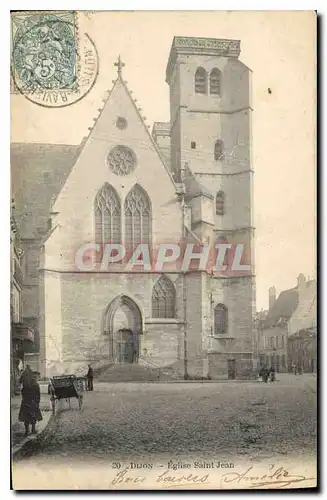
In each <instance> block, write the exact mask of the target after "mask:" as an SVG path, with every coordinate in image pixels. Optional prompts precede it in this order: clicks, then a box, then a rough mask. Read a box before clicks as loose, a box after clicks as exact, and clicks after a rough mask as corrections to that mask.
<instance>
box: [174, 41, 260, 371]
mask: <svg viewBox="0 0 327 500" xmlns="http://www.w3.org/2000/svg"><path fill="white" fill-rule="evenodd" d="M240 45H241V44H240V41H239V40H226V39H216V38H196V37H175V38H174V40H173V43H172V47H171V51H170V55H169V60H168V64H167V69H166V82H167V83H168V85H169V87H170V137H171V170H172V171H173V172H174V175H175V177H176V178H177V179H180V178H181V175H180V173H181V169H183V165H185V164H187V165H188V168H189V169H190V171H191V173H192V175H193V176H194V178H195V179H196V180H197V181H198V183H199V184H200V185H201V186H203V188H204V189H205V190H206V192H207V193H209V194H210V195H211V197H212V203H211V208H210V210H211V209H212V217H213V226H212V231H213V239H214V240H215V241H217V240H219V239H220V240H223V241H225V242H227V243H231V244H236V243H241V244H243V245H244V253H243V261H242V262H243V263H246V264H248V265H250V269H251V272H250V273H244V275H242V272H241V273H238V275H237V277H236V276H235V275H234V274H233V272H231V274H230V276H229V277H228V279H226V277H224V278H222V277H214V276H211V277H209V276H207V278H206V282H207V284H206V289H207V292H208V294H209V296H210V297H211V298H210V301H211V304H212V306H211V307H212V308H213V309H212V311H211V313H208V314H207V317H210V318H211V323H210V321H208V322H207V323H206V324H205V321H204V323H203V326H202V331H203V332H206V334H204V335H207V338H208V339H209V340H208V346H209V350H210V349H212V351H214V352H216V353H218V354H219V355H221V356H222V358H221V359H223V361H222V364H221V367H222V368H221V371H222V372H225V371H226V367H227V361H228V360H229V362H231V361H233V363H234V362H235V363H236V371H242V372H243V373H245V372H246V371H248V370H249V364H250V359H252V315H253V309H254V306H255V286H254V251H253V235H254V228H253V212H252V181H253V179H252V176H253V171H252V162H251V113H252V108H251V73H252V72H251V70H250V69H249V68H248V67H247V66H246V65H245V64H244V63H242V62H241V61H240V60H239V55H240V52H241V49H240ZM191 203H193V202H191ZM198 227H199V224H198V223H197V224H194V226H192V230H193V231H194V232H197V228H198ZM198 236H200V235H199V234H198ZM200 237H201V236H200ZM217 304H220V305H221V304H223V305H224V307H226V311H228V323H229V327H228V331H226V332H225V333H226V334H224V335H219V334H218V335H217V332H216V333H215V319H214V315H215V313H214V307H215V305H217ZM233 352H235V356H236V357H235V356H234V355H233ZM236 353H238V354H237V355H236ZM209 365H210V363H209ZM218 365H219V363H218ZM216 366H217V364H216ZM223 366H224V367H225V368H223Z"/></svg>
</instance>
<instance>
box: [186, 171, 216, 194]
mask: <svg viewBox="0 0 327 500" xmlns="http://www.w3.org/2000/svg"><path fill="white" fill-rule="evenodd" d="M184 183H185V187H186V197H185V199H186V201H189V200H191V199H192V198H196V197H197V196H207V197H208V198H210V199H212V200H213V198H214V196H213V195H212V194H211V193H210V191H208V189H207V188H206V187H204V186H203V184H201V182H200V181H199V180H198V179H196V177H195V176H194V174H193V172H192V171H191V169H190V168H189V166H188V165H186V166H185V179H184Z"/></svg>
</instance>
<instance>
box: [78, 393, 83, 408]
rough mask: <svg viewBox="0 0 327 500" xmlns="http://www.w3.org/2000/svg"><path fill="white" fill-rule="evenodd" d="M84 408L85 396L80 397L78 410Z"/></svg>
mask: <svg viewBox="0 0 327 500" xmlns="http://www.w3.org/2000/svg"><path fill="white" fill-rule="evenodd" d="M82 407H83V396H80V397H79V398H78V408H79V410H81V409H82Z"/></svg>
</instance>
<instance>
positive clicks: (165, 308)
mask: <svg viewBox="0 0 327 500" xmlns="http://www.w3.org/2000/svg"><path fill="white" fill-rule="evenodd" d="M152 317H153V318H174V317H175V287H174V285H173V283H172V282H171V281H170V279H169V278H167V277H166V276H161V278H159V279H158V281H157V282H156V284H155V285H154V287H153V290H152Z"/></svg>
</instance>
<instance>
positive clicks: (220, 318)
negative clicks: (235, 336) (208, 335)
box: [215, 304, 228, 335]
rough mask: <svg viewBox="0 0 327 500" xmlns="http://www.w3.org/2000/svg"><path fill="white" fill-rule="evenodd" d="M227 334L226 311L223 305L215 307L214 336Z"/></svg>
mask: <svg viewBox="0 0 327 500" xmlns="http://www.w3.org/2000/svg"><path fill="white" fill-rule="evenodd" d="M227 332H228V309H227V307H226V306H224V305H223V304H217V305H216V307H215V335H221V334H224V333H227Z"/></svg>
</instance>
